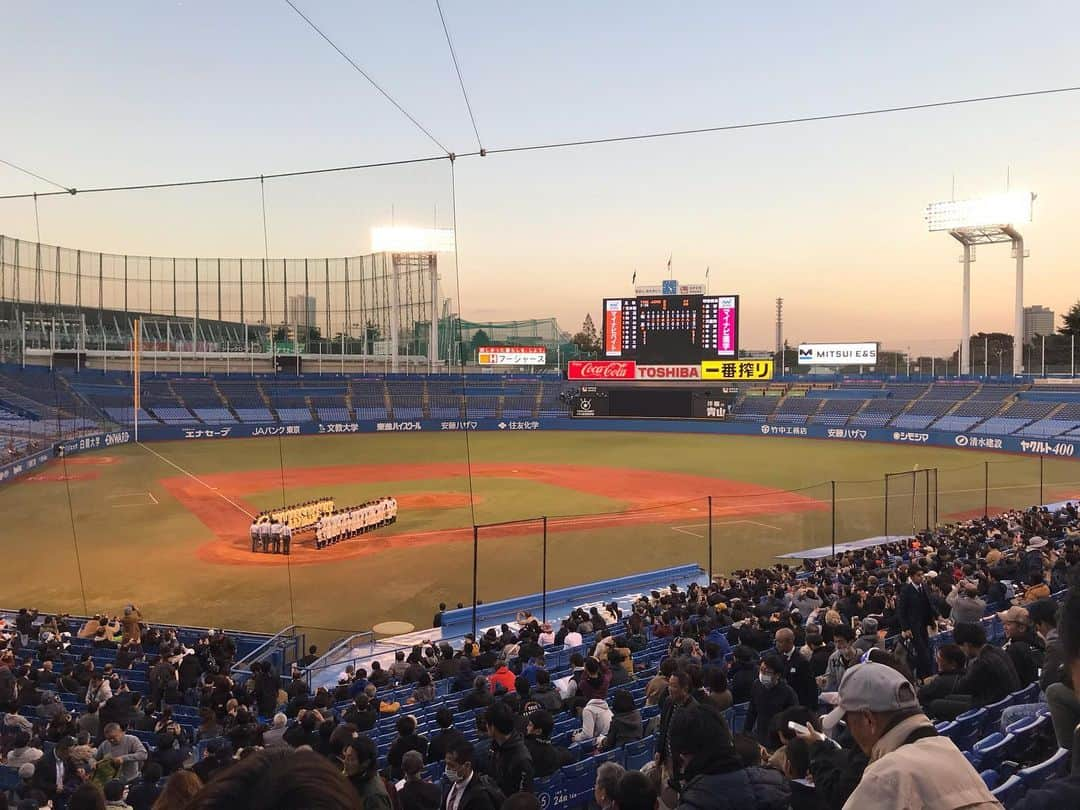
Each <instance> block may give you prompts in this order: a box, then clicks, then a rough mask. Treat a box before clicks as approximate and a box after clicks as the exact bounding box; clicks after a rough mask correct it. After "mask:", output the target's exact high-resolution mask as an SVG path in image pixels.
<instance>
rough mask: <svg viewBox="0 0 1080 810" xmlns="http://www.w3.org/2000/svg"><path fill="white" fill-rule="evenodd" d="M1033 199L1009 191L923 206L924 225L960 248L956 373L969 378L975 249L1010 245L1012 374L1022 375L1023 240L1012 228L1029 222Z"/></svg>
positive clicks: (1030, 195)
mask: <svg viewBox="0 0 1080 810" xmlns="http://www.w3.org/2000/svg"><path fill="white" fill-rule="evenodd" d="M1034 202H1035V195H1034V194H1033V193H1032V192H1030V191H1012V192H1008V193H1006V194H998V195H995V196H992V197H982V198H980V199H977V200H949V201H947V202H939V203H931V204H930V205H928V206H926V213H925V217H926V223H927V225H928V226H929V228H930V230H931V231H948V232H949V236H951V237H952V238H953V239H955V240H956V241H958V242H959V243H960V244H961V245H963V246H964V255H963V256H962V257H961V259H960V260H961V262H963V265H964V282H963V293H962V299H963V300H962V309H961V315H960V332H961V336H960V337H961V341H960V373H961V374H971V345H970V344H971V263H972V262H973V261H974V260H975V246H976V245H993V244H997V243H1000V242H1011V243H1012V248H1013V250H1012V252H1013V257H1014V258H1015V259H1016V300H1015V313H1014V314H1015V326H1014V328H1013V374H1020V373H1021V372H1022V371H1023V345H1022V341H1023V339H1024V257H1025V256H1027V255H1028V254H1027V252H1026V251H1025V250H1024V237H1023V236H1021V235H1020V232H1019V231H1017V230H1016V227H1015V226H1016V225H1017V224H1020V223H1025V222H1031V211H1032V207H1033V204H1034Z"/></svg>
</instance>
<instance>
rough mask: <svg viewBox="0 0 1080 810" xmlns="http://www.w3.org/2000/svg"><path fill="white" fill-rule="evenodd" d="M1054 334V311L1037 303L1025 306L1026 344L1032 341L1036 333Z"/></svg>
mask: <svg viewBox="0 0 1080 810" xmlns="http://www.w3.org/2000/svg"><path fill="white" fill-rule="evenodd" d="M1052 334H1054V311H1053V310H1052V309H1047V308H1046V307H1044V306H1040V305H1039V304H1035V305H1034V306H1030V307H1024V345H1027V344H1028V343H1031V342H1032V341H1033V340H1034V339H1035V336H1036V335H1052Z"/></svg>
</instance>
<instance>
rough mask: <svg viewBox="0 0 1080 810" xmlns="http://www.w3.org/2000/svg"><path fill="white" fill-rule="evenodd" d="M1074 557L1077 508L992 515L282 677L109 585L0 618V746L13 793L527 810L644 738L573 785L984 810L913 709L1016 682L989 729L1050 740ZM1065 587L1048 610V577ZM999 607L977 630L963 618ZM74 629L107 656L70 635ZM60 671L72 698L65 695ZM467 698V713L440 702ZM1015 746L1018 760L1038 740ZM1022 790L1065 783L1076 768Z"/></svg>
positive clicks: (931, 709) (786, 802)
mask: <svg viewBox="0 0 1080 810" xmlns="http://www.w3.org/2000/svg"><path fill="white" fill-rule="evenodd" d="M1078 575H1080V517H1078V514H1077V511H1076V509H1075V507H1073V506H1071V505H1070V506H1069V507H1068V508H1067V509H1064V510H1062V511H1060V512H1058V513H1055V514H1051V513H1049V512H1046V511H1045V510H1038V509H1033V510H1027V511H1022V512H1021V511H1016V512H1009V513H1006V514H1003V515H1000V516H996V517H992V518H982V519H976V520H970V521H965V522H961V523H956V524H951V525H948V526H946V527H943V528H941V529H938V530H935V531H933V532H928V533H923V534H920V535H918V536H916V537H913V538H911V539H908V540H905V541H903V542H897V543H894V544H891V545H888V546H883V547H876V548H871V549H864V550H858V551H849V552H845V553H843V554H841V555H839V556H838V557H835V558H826V559H822V560H818V561H807V562H806V563H805V564H803V565H802V566H799V567H788V566H782V565H778V566H774V567H771V568H763V569H755V570H745V571H737V572H734V573H733V574H731V575H730V576H724V577H719V578H717V579H716V580H714V581H713V582H711V583H709V584H707V585H704V586H701V585H696V584H695V585H691V586H690V587H688V588H686V589H680V588H676V587H674V586H672V587H671V588H669V589H665V590H664V591H662V592H661V591H657V592H653V593H650V594H643V595H641V596H640V597H638V598H636V599H635V600H632V601H631V602H630V603H628V604H626V603H624V605H623V606H622V607H620V605H619V604H617V603H610V604H606V605H601V604H597V605H594V606H589V607H588V608H587V609H586V608H579V609H577V610H575V611H573V613H572V614H571V615H570V616H568V617H566V618H565V619H563V620H562V621H557V622H554V623H550V624H549V623H547V622H542V621H540V620H538V619H536V618H534V617H532V616H529V615H527V614H524V615H520V616H519V617H518V621H516V622H514V623H512V624H504V625H502V626H501V627H498V628H491V629H488V630H486V631H484V632H482V633H480V634H478V635H477V636H473V635H471V634H470V635H467V636H465V637H464V639H463V640H462V641H461V643H460V644H459V645H457V646H456V647H455V645H452V644H451V643H450V642H449V641H441V642H438V643H432V644H426V643H425V644H420V645H417V646H416V647H414V648H412V649H411V650H401V651H399V652H398V653H397V654H396V655H395V656H394V660H393V661H392V662H388V663H386V665H385V666H384V665H383V664H382V663H380V662H378V661H376V662H373V663H371V665H370V666H369V667H366V668H359V667H353V666H349V667H347V668H346V670H345V671H344V672H343V673H342V674H341V676H340V678H339V681H338V683H337V685H336V686H335V687H332V688H327V687H320V688H318V689H315V690H314V691H312V690H311V689H310V688H309V686H308V679H307V677H305V673H304V672H303V671H302V669H301V668H300V667H297V668H296V669H294V671H293V672H292V673H290V676H289V677H286V678H284V679H283V678H281V676H280V675H279V674H278V673H276V672H274V671H272V670H271V668H270V667H269V665H264V664H258V663H256V664H254V665H253V666H252V667H251V672H250V674H249V675H248V674H247V673H245V674H244V675H245V676H244V677H240V676H239V675H238V673H235V672H233V671H232V663H233V660H234V657H235V652H236V648H235V644H234V643H233V641H232V639H231V638H230V637H229V636H228V635H227V634H224V633H220V632H216V631H215V632H211V633H209V634H207V635H206V636H204V637H202V638H200V639H198V640H197V641H195V642H193V643H191V644H190V646H189V645H188V644H184V643H181V642H180V641H179V640H178V638H177V635H176V633H175V631H172V630H169V629H161V628H157V627H155V626H153V625H151V624H147V623H146V622H145V620H144V619H143V617H142V616H141V614H140V613H139V611H138V609H137V608H135V607H134V606H133V605H129V606H127V607H126V608H125V609H124V611H123V612H122V614H120V615H117V616H109V615H99V616H96V617H94V618H92V619H91V620H89V621H87V622H86V623H85V624H83V625H81V626H75V625H74V624H73V623H72V622H71V620H70V619H69V618H68V617H64V616H59V617H50V618H48V620H45V621H43V620H42V617H40V616H37V615H36V614H35V612H33V611H21V612H20V613H19V615H18V616H16V617H15V619H14V621H13V622H12V624H11V625H9V626H5V627H3V628H2V632H0V711H3V712H6V714H5V717H4V724H3V734H2V738H0V752H2V754H3V756H4V762H5V764H7V765H9V766H13V767H16V768H18V772H19V774H20V778H21V780H22V781H21V784H20V785H19V786H18V787H17V788H16V789H15V790H14V791H13V798H14V799H15V800H16V801H19V802H24V803H26V805H25V806H28V807H29V806H34V807H39V806H42V804H43V803H44V801H45V800H51V801H52V802H53V806H54V807H64V806H66V807H69V808H73V809H74V808H82V807H105V806H108V807H119V808H123V807H131V808H134V809H135V810H140V808H204V807H207V808H209V807H238V808H245V807H260V808H274V807H293V806H305V807H306V806H310V807H349V808H352V807H363V808H365V810H374V809H375V808H387V810H390V809H391V808H393V810H396V809H397V808H403V810H405V809H408V810H412V809H413V808H416V809H417V810H420V809H422V808H431V809H432V810H435V809H436V808H445V810H487V808H492V810H494V809H495V808H501V807H505V808H511V809H513V808H533V807H537V806H538V805H537V803H536V799H535V797H534V796H533V795H532V794H533V793H534V791H535V790H536V789H537V787H538V785H540V784H542V783H543V781H544V780H545V779H547V778H549V777H551V776H552V775H554V774H556V772H558V771H559V770H560V769H561V768H564V767H565V766H567V765H571V764H572V763H574V762H575V760H577V759H578V758H580V757H589V756H593V755H603V754H604V753H606V752H609V751H613V750H616V749H619V748H621V747H623V746H627V745H633V744H635V743H637V742H638V741H641V740H646V739H653V738H654V739H655V756H654V757H653V760H652V761H651V762H649V763H647V764H646V765H645V766H644V767H642V768H641V769H640V770H631V771H626V770H624V769H623V767H622V766H621V765H619V764H618V763H617V762H604V763H603V764H601V765H600V766H599V767H598V768H597V769H596V780H595V786H594V790H593V796H592V801H593V802H594V803H595V805H596V806H598V807H600V808H603V810H608V809H609V808H618V810H631V809H632V810H638V808H651V809H653V810H655V808H670V809H672V810H673V809H674V808H680V810H691V808H700V809H701V810H713V809H714V808H740V810H749V808H754V809H755V810H773V809H775V810H786V808H793V809H794V810H803V808H808V809H811V810H812V809H814V808H863V807H874V806H885V807H901V806H902V807H911V808H918V807H925V808H942V809H943V810H944V809H946V808H983V807H987V808H988V807H997V806H999V804H998V803H997V800H996V799H995V798H994V797H993V795H992V794H991V792H990V790H989V789H988V787H987V786H986V784H985V782H984V780H983V779H982V778H981V777H980V775H979V774H978V772H976V770H975V769H974V768H973V767H972V765H971V764H970V762H969V760H968V759H967V758H966V757H965V756H964V754H963V753H962V752H961V751H960V749H959V748H957V746H956V745H955V744H954V743H953V741H952V740H951V739H950V738H949V737H947V736H945V735H944V734H941V733H939V732H938V731H937V730H936V728H935V723H937V722H941V721H947V720H950V719H952V718H955V717H957V716H959V715H961V714H962V713H963V712H965V711H968V710H970V709H972V708H978V707H985V706H988V705H991V704H994V703H997V702H998V701H1000V700H1001V699H1002V698H1005V697H1008V696H1009V695H1011V694H1012V693H1014V692H1016V691H1017V690H1019V689H1021V688H1022V687H1024V686H1025V685H1028V684H1038V689H1037V695H1038V698H1037V700H1033V701H1030V702H1027V703H1024V704H1022V705H1011V706H1010V707H1009V708H1008V709H1007V710H1006V711H1005V712H1004V713H1003V715H1002V719H1001V722H1002V724H1003V726H1002V727H1003V728H1004V727H1007V725H1008V724H1009V723H1014V722H1016V721H1017V720H1022V719H1023V718H1026V717H1033V716H1036V715H1039V714H1042V713H1047V712H1048V713H1049V715H1050V717H1051V718H1052V723H1051V724H1050V725H1052V727H1053V739H1050V740H1048V741H1046V742H1047V744H1048V745H1049V746H1050V750H1056V749H1057V748H1058V747H1061V748H1066V749H1071V748H1072V747H1073V744H1074V737H1075V736H1076V733H1077V724H1078V723H1080V701H1078V700H1077V696H1076V692H1075V691H1074V684H1075V683H1080V681H1078V680H1077V678H1080V591H1078V590H1077V588H1076V582H1077V581H1078ZM1070 585H1072V591H1071V595H1070V597H1069V598H1068V600H1067V601H1065V602H1064V605H1063V606H1062V605H1061V603H1060V602H1059V601H1058V600H1055V599H1053V598H1051V593H1054V594H1058V595H1059V596H1060V594H1061V592H1064V591H1066V590H1067V589H1069V588H1070ZM995 622H1000V626H1001V627H1002V628H1003V633H1004V642H1003V643H1002V644H1000V645H998V644H995V643H992V639H990V638H989V634H988V632H987V629H988V627H993V626H994V624H995ZM72 636H78V637H80V638H83V639H89V640H90V643H91V644H92V645H93V649H94V652H95V653H96V652H98V651H100V650H110V651H113V654H114V655H115V661H114V663H110V664H108V665H105V666H104V667H101V668H100V669H99V668H98V667H97V666H96V665H95V662H94V657H95V656H93V655H91V654H89V653H84V654H82V655H81V656H71V655H69V654H67V653H66V652H65V650H66V643H67V642H66V641H65V639H68V638H70V637H72ZM657 645H660V646H661V647H662V648H663V649H664V656H663V659H662V661H660V663H659V666H658V668H651V667H650V668H648V670H647V671H646V666H645V664H644V663H643V662H642V661H641V660H640V659H641V655H640V654H641V653H643V651H646V649H647V648H648V649H650V650H653V649H656V647H657ZM566 649H569V650H571V651H572V654H571V655H570V656H569V662H570V667H569V670H567V671H559V672H555V671H552V670H551V669H550V668H549V666H548V662H549V657H550V656H551V655H552V654H553V653H554V652H555V651H559V650H566ZM315 655H316V651H315V650H311V651H310V652H309V656H308V657H307V658H306V659H305V662H306V663H311V662H312V661H313V660H314V657H315ZM143 664H144V665H145V666H146V671H147V678H146V689H145V690H143V691H132V689H131V688H130V685H129V684H128V683H127V679H126V678H125V677H124V671H125V670H127V669H130V668H131V667H133V666H136V665H143ZM437 682H445V683H447V684H449V686H448V688H449V691H450V692H451V693H454V694H455V695H456V696H457V697H458V698H459V700H458V701H457V702H456V712H457V713H458V714H457V715H455V712H454V711H451V710H450V709H449V708H446V707H444V708H441V709H439V710H438V711H435V712H434V725H435V729H434V730H432V729H431V728H426V729H424V730H421V728H420V727H419V726H418V723H417V718H416V716H415V714H414V708H413V707H416V708H422V707H425V706H427V705H429V704H432V705H438V703H437V702H436V701H437V700H438V698H437V697H436V696H437V690H436V686H435V685H436V683H437ZM445 688H446V687H444V690H445ZM58 694H68V695H70V694H75V695H78V696H79V698H80V699H81V703H82V704H83V705H81V706H79V707H78V709H77V710H75V711H72V710H70V708H69V706H68V705H67V704H65V703H64V702H61V701H58V700H57V695H58ZM391 695H396V696H397V699H395V698H393V697H391ZM635 696H637V697H635ZM181 707H187V711H194V710H195V709H197V710H198V712H199V720H198V723H197V725H191V724H190V723H189V724H185V723H183V722H179V721H178V719H177V712H179V711H180V708H181ZM468 710H472V711H474V712H475V729H473V728H467V729H462V728H461V726H460V724H459V723H458V722H456V720H459V719H460V713H461V712H464V711H468ZM390 716H392V718H391V719H386V720H382V722H380V720H381V719H382V718H388V717H390ZM646 716H647V717H648V719H643V718H645V717H646ZM736 717H738V718H739V720H740V721H741V722H738V723H736V722H734V721H735V718H736ZM391 722H392V724H393V728H394V731H395V735H394V739H393V741H392V743H390V745H389V748H388V749H387V750H380V746H379V745H378V744H377V742H376V739H377V737H376V735H377V732H379V731H380V730H382V729H384V728H385V727H386V725H387V723H391ZM567 724H570V725H572V726H573V730H572V733H570V734H569V736H568V738H567V736H566V735H560V736H559V738H556V735H554V734H553V731H554V729H555V728H556V727H557V726H558V727H560V728H565V727H566V726H567ZM733 727H734V728H737V729H738V730H737V732H735V733H733V730H732V729H733ZM474 730H475V734H473V733H472V732H473V731H474ZM146 735H151V742H150V744H149V745H147V744H145V743H144V742H143V739H144V738H145V737H146ZM46 749H47V750H46ZM197 749H205V750H204V751H201V753H202V756H201V757H198V758H196V757H195V756H194V754H195V751H196V750H197ZM1043 753H1045V752H1043ZM1028 755H1030V756H1031V757H1033V758H1035V759H1033V760H1032V762H1020V763H1018V765H1023V764H1033V762H1034V761H1038V760H1039V758H1041V757H1042V754H1039V753H1033V752H1029V754H1028ZM438 763H441V765H439V764H438ZM435 767H437V768H439V769H440V774H439V777H438V778H437V779H432V768H435ZM301 796H302V797H304V799H303V801H300V800H299V799H298V797H301ZM1069 799H1071V800H1072V801H1071V802H1070V801H1069ZM1022 801H1023V802H1026V803H1027V804H1025V805H1022V806H1025V807H1029V808H1042V807H1050V806H1051V805H1052V804H1053V805H1056V806H1080V774H1075V775H1073V776H1071V777H1068V778H1060V779H1056V780H1052V781H1050V782H1048V783H1047V784H1046V786H1045V787H1043V788H1042V789H1041V790H1033V791H1031V792H1029V793H1028V796H1027V797H1026V798H1025V799H1023V800H1022ZM30 802H36V803H37V804H30ZM19 806H22V805H19Z"/></svg>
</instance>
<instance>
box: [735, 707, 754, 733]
mask: <svg viewBox="0 0 1080 810" xmlns="http://www.w3.org/2000/svg"><path fill="white" fill-rule="evenodd" d="M731 708H733V709H734V710H735V716H734V717H733V719H732V721H731V733H732V734H738V733H739V732H741V731H742V730H743V726H744V725H746V713H747V711H749V709H750V704H749V703H736V704H735V705H734V706H732V707H731Z"/></svg>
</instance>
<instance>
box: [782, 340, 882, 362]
mask: <svg viewBox="0 0 1080 810" xmlns="http://www.w3.org/2000/svg"><path fill="white" fill-rule="evenodd" d="M877 351H878V345H877V344H876V343H800V344H799V365H800V366H875V365H877Z"/></svg>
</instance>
